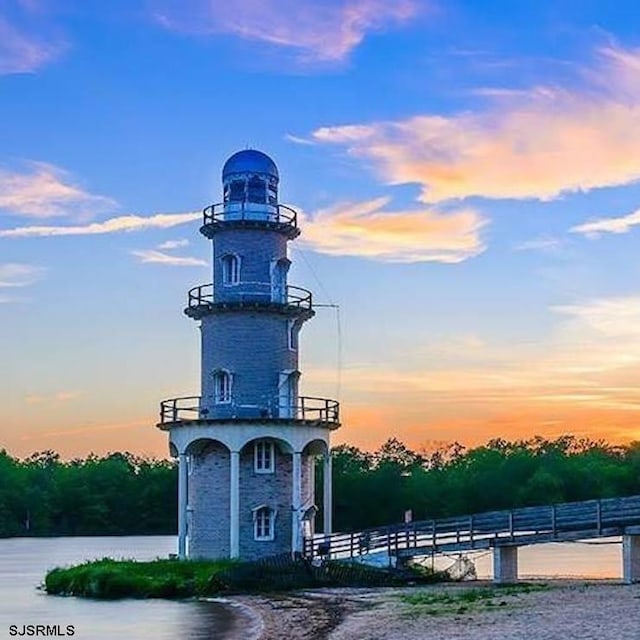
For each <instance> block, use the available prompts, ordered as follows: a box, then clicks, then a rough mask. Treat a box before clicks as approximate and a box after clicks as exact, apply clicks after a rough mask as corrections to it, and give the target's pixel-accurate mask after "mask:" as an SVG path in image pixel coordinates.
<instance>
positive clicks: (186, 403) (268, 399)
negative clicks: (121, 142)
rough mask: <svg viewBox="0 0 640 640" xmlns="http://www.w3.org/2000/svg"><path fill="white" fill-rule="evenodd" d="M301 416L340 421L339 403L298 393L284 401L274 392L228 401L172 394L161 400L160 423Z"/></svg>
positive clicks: (317, 420)
mask: <svg viewBox="0 0 640 640" xmlns="http://www.w3.org/2000/svg"><path fill="white" fill-rule="evenodd" d="M256 419H260V420H304V421H305V422H314V423H319V424H327V425H338V424H340V403H339V402H338V401H337V400H331V399H328V398H317V397H312V396H299V397H298V398H296V400H295V401H294V402H292V403H291V402H283V401H282V400H281V399H280V398H279V397H277V396H275V397H274V396H261V397H259V398H255V397H246V398H242V397H238V396H237V395H232V396H231V398H230V400H229V402H221V403H218V404H216V403H215V402H213V401H212V402H211V403H205V402H202V399H201V397H200V396H186V397H181V398H171V399H169V400H163V401H162V402H161V403H160V424H170V423H175V422H192V421H194V420H256Z"/></svg>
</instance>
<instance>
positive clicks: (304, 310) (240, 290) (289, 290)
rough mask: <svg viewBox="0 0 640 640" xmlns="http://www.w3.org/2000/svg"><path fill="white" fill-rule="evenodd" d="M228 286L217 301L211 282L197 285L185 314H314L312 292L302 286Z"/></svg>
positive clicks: (250, 283) (253, 284) (306, 316)
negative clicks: (253, 312) (260, 312)
mask: <svg viewBox="0 0 640 640" xmlns="http://www.w3.org/2000/svg"><path fill="white" fill-rule="evenodd" d="M227 289H228V290H225V292H224V297H222V296H221V299H219V300H216V297H215V293H214V287H213V284H212V283H209V284H202V285H200V286H199V287H194V288H193V289H191V290H190V291H189V300H188V306H187V308H186V309H185V310H184V312H185V314H186V315H188V316H189V317H190V318H194V319H195V320H199V319H200V318H202V317H203V316H206V315H208V314H210V313H213V312H216V311H233V310H237V309H252V310H256V311H271V312H276V313H282V314H285V315H290V316H296V317H304V318H305V319H308V318H311V317H312V316H313V314H314V311H313V297H312V294H311V291H308V290H307V289H303V288H302V287H294V286H293V285H287V286H286V287H284V288H283V289H274V288H273V287H272V285H271V284H270V283H268V282H242V283H241V286H240V285H238V286H235V287H228V288H227Z"/></svg>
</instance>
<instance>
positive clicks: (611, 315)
mask: <svg viewBox="0 0 640 640" xmlns="http://www.w3.org/2000/svg"><path fill="white" fill-rule="evenodd" d="M551 311H552V312H553V313H554V314H555V315H556V316H557V318H558V320H559V322H558V323H557V325H556V328H555V330H554V332H553V334H552V335H551V336H549V337H548V338H546V339H544V340H543V341H541V342H539V343H537V344H535V345H532V344H531V343H530V342H527V343H526V344H517V343H515V344H514V343H513V341H504V342H503V343H498V344H495V343H493V344H492V343H490V342H487V341H485V340H483V339H482V337H479V336H472V339H471V341H470V342H469V341H467V340H465V339H460V338H458V339H452V340H449V345H448V346H447V352H448V355H449V356H451V355H454V352H455V351H456V350H457V351H458V353H459V356H458V357H457V358H451V357H449V358H447V361H446V362H443V359H442V357H441V355H438V357H427V356H426V354H425V351H424V350H423V349H421V348H420V345H416V348H415V349H414V351H413V352H412V353H411V354H407V355H406V357H405V358H404V360H403V362H402V363H401V364H400V365H399V366H397V367H395V368H391V369H390V368H389V367H388V365H387V364H384V363H382V362H379V361H376V360H375V356H374V355H372V360H371V362H370V363H369V364H362V363H359V364H358V365H356V366H349V365H348V364H347V366H346V367H345V368H344V370H343V371H342V383H343V389H344V396H345V397H344V398H343V400H344V401H345V407H346V408H347V410H351V408H353V407H356V408H357V407H367V408H368V410H370V411H371V412H372V413H374V414H377V415H385V416H387V419H386V427H387V433H388V429H389V427H390V425H392V424H399V425H403V427H402V429H403V430H404V432H405V433H408V432H409V431H410V425H413V426H414V427H415V433H414V436H413V437H416V435H415V434H419V433H422V434H424V433H429V434H430V435H431V436H432V437H433V436H434V434H436V433H440V432H441V430H444V432H445V433H446V432H447V429H446V428H445V427H449V428H450V431H449V433H458V434H461V433H463V434H465V435H464V437H465V440H469V439H473V438H474V437H475V433H479V432H482V433H483V434H485V435H483V436H482V438H487V437H496V436H502V437H504V436H505V434H507V435H508V436H509V437H514V434H515V433H516V432H517V434H518V436H522V437H530V436H532V435H533V434H534V433H539V432H540V430H541V429H542V430H544V431H547V430H548V428H549V425H552V426H553V428H554V431H557V432H558V433H562V432H564V433H567V432H568V433H584V434H585V435H591V436H594V434H598V435H606V436H607V437H609V438H615V439H620V438H625V439H630V438H635V439H637V433H638V426H639V423H638V420H639V419H640V396H639V395H638V381H639V380H640V296H619V297H610V298H597V299H592V300H586V301H583V302H580V303H574V304H567V305H561V306H558V307H553V308H552V309H551ZM470 347H471V348H472V349H473V350H474V351H475V352H476V353H475V354H474V357H473V358H469V350H470ZM436 355H437V352H436ZM424 362H429V363H431V364H430V365H428V366H427V367H425V365H424ZM335 375H336V374H335V371H334V370H329V369H326V370H321V369H316V370H311V371H309V372H308V373H307V375H306V379H307V381H306V383H305V384H308V385H310V386H313V387H314V388H316V389H321V388H322V387H326V388H327V389H328V388H329V387H330V386H331V384H332V383H333V382H334V380H335ZM389 381H392V382H393V384H391V385H389ZM460 398H464V403H462V404H461V403H460ZM366 424H367V423H366V421H363V422H361V423H360V424H352V427H354V428H356V430H357V427H359V426H364V425H366ZM634 432H635V435H634Z"/></svg>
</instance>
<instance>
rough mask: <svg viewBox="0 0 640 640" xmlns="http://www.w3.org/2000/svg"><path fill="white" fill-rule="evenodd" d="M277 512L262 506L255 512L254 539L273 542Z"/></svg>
mask: <svg viewBox="0 0 640 640" xmlns="http://www.w3.org/2000/svg"><path fill="white" fill-rule="evenodd" d="M275 520H276V512H275V511H274V510H273V509H271V508H270V507H267V506H266V505H261V506H260V507H256V508H255V509H254V510H253V537H254V539H255V540H273V539H274V529H275V526H274V525H275Z"/></svg>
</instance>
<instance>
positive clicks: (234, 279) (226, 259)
mask: <svg viewBox="0 0 640 640" xmlns="http://www.w3.org/2000/svg"><path fill="white" fill-rule="evenodd" d="M220 261H221V262H222V284H226V285H232V284H238V283H239V282H240V258H238V256H236V255H234V254H232V253H228V254H227V255H226V256H222V258H221V259H220Z"/></svg>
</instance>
